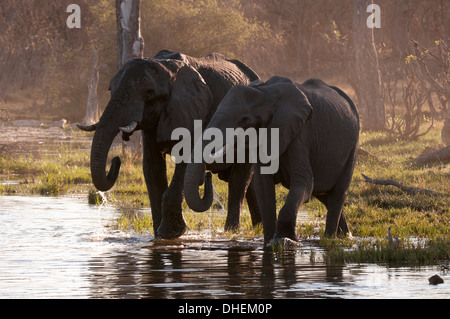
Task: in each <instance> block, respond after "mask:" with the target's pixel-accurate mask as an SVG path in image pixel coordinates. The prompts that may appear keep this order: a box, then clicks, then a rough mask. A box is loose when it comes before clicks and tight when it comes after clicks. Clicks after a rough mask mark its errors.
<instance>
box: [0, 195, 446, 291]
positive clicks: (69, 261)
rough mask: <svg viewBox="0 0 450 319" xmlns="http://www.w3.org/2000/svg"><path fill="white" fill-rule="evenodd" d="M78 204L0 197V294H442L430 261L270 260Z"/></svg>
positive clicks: (303, 254) (252, 250) (310, 253)
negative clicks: (133, 230)
mask: <svg viewBox="0 0 450 319" xmlns="http://www.w3.org/2000/svg"><path fill="white" fill-rule="evenodd" d="M86 202H87V199H86V198H85V197H83V198H76V197H29V196H27V197H25V196H23V197H22V196H0V298H7V299H12V298H49V299H53V298H171V299H172V298H270V299H271V298H440V299H442V298H450V276H449V275H448V274H447V273H443V272H442V271H440V270H439V268H438V266H439V265H434V266H427V267H417V268H411V267H403V268H392V267H387V266H383V265H375V264H345V265H330V264H327V263H325V262H324V261H323V259H322V258H321V253H322V251H321V249H320V248H318V247H317V245H315V244H314V242H311V243H305V245H304V247H303V248H301V249H300V250H299V251H298V252H297V253H296V254H295V255H288V256H283V257H276V256H274V255H273V254H272V253H267V252H264V251H263V250H262V242H261V240H260V239H255V240H250V241H239V240H226V239H211V238H208V236H204V235H202V236H196V234H195V233H189V234H188V235H186V236H183V237H182V238H180V239H178V240H175V241H158V240H154V239H153V237H152V236H149V235H136V234H130V233H124V232H121V231H118V230H116V229H115V228H114V227H112V225H114V223H115V219H116V218H117V217H118V212H117V210H116V209H115V207H113V206H101V207H98V206H92V205H88V204H87V203H86ZM434 274H439V275H440V276H441V277H442V278H443V279H444V284H440V285H437V286H431V285H429V283H428V278H429V277H431V276H432V275H434Z"/></svg>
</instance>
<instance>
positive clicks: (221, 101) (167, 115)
mask: <svg viewBox="0 0 450 319" xmlns="http://www.w3.org/2000/svg"><path fill="white" fill-rule="evenodd" d="M109 89H110V92H111V99H110V101H109V102H108V105H107V106H106V108H105V111H104V112H103V114H102V116H101V118H100V121H99V122H98V123H96V124H94V125H90V126H83V125H78V127H79V128H80V129H82V130H84V131H95V134H94V138H93V141H92V148H91V175H92V181H93V183H94V186H95V187H96V188H97V189H98V190H100V191H107V190H109V189H111V188H112V187H113V186H114V183H115V182H116V179H117V177H118V174H119V170H120V165H121V161H120V158H118V157H115V158H113V159H112V161H111V165H110V169H109V172H106V162H107V157H108V152H109V149H110V147H111V145H112V142H113V140H114V138H115V137H116V135H117V134H119V133H122V138H123V139H124V140H128V139H129V137H130V135H132V134H133V133H134V132H135V131H137V130H141V131H142V145H143V171H144V177H145V182H146V185H147V190H148V194H149V198H150V204H151V208H152V209H151V211H152V218H153V227H154V233H155V237H157V238H163V239H173V238H177V237H180V236H181V235H183V233H184V232H185V231H186V229H187V226H186V223H185V221H184V219H183V215H182V202H183V198H185V200H186V202H187V204H188V206H189V207H190V208H191V209H193V210H195V211H205V210H207V209H209V207H210V206H211V204H212V201H213V186H212V180H211V173H214V174H218V177H219V178H220V179H221V180H224V181H226V182H227V183H228V212H227V218H226V222H225V230H236V229H237V228H238V227H239V215H240V209H241V206H242V203H243V201H244V197H245V199H246V200H247V204H248V207H249V210H250V215H251V218H252V223H253V225H256V224H259V223H261V222H262V224H263V230H264V242H265V243H268V242H269V241H271V240H275V241H280V240H285V239H289V240H292V241H296V234H295V224H296V215H297V211H298V209H299V207H300V206H301V205H302V204H303V203H305V202H307V201H308V200H309V199H310V197H311V196H315V197H316V198H317V199H319V200H320V201H321V202H322V203H323V204H324V205H325V206H326V208H327V211H328V213H327V217H326V227H325V236H336V235H337V234H346V233H348V232H349V229H348V226H347V222H346V219H345V216H344V213H343V211H342V207H343V205H344V201H345V198H346V195H347V191H348V188H349V185H350V181H351V178H352V174H353V167H354V163H355V152H356V147H357V143H358V136H359V117H358V113H357V110H356V107H355V104H354V103H353V102H352V100H351V99H350V98H349V97H348V96H347V95H346V94H345V93H344V92H343V91H341V90H340V89H339V88H337V87H333V86H329V85H327V84H325V83H324V82H322V81H321V80H318V79H311V80H308V81H306V82H305V83H303V84H298V83H295V82H293V81H291V80H290V79H287V78H283V77H278V76H274V77H272V78H270V79H269V80H268V81H266V82H263V81H261V79H260V78H259V76H258V75H257V74H256V73H255V72H254V71H253V70H252V69H251V68H250V67H248V66H247V65H246V64H244V63H242V62H241V61H238V60H228V59H226V58H225V57H224V56H223V55H221V54H218V53H212V54H209V55H207V56H206V57H204V58H194V57H190V56H187V55H184V54H182V53H178V52H172V51H168V50H162V51H160V52H159V53H158V54H156V55H155V56H154V57H153V58H149V59H133V60H130V61H128V62H127V63H126V64H125V66H124V67H123V68H122V69H121V70H120V71H119V72H118V73H117V74H116V75H115V76H114V77H113V78H112V79H111V81H110V88H109ZM199 121H201V122H199ZM194 123H202V125H201V127H200V128H201V131H202V132H194V131H195V130H196V126H195V125H194ZM197 126H198V125H197ZM179 128H183V129H184V130H185V131H186V132H189V133H191V134H192V135H193V136H196V135H195V134H198V135H199V137H200V138H199V139H198V140H197V141H192V145H191V146H192V149H195V148H197V149H199V150H200V151H201V152H202V153H208V154H210V153H209V152H210V151H209V150H207V149H206V146H205V145H206V142H207V140H208V136H206V134H205V133H206V132H207V131H208V129H215V130H216V131H217V132H222V133H223V136H225V135H226V134H227V130H228V129H239V128H241V129H242V130H250V129H253V132H261V129H267V130H266V131H264V132H269V133H268V134H267V135H266V136H261V133H256V134H257V135H258V136H257V138H260V139H264V138H266V139H267V138H269V137H271V138H272V140H273V139H274V138H276V140H275V141H276V142H277V143H276V148H275V147H272V150H271V151H272V155H273V154H274V151H276V153H275V155H276V161H277V171H276V172H274V173H273V172H272V173H269V174H268V173H264V172H263V167H264V163H263V161H262V159H259V158H256V159H255V160H253V161H250V160H249V156H247V157H246V158H245V160H243V161H242V160H240V161H236V158H235V157H234V158H233V156H229V157H227V159H229V158H230V157H231V160H224V159H225V157H226V156H227V154H228V155H229V154H230V153H232V154H234V153H233V152H232V151H233V150H236V149H237V148H238V146H237V144H235V143H234V142H233V141H232V142H230V143H229V141H228V140H227V143H226V144H224V145H216V148H215V149H214V150H213V153H214V154H211V157H212V158H214V159H215V160H214V161H208V160H206V159H202V158H200V160H195V161H194V160H192V161H182V162H177V163H176V165H175V171H174V174H173V177H172V180H171V181H170V183H169V182H168V179H167V172H166V160H165V159H166V155H168V154H171V151H172V149H173V148H174V146H176V145H177V144H178V143H180V142H181V136H176V135H175V136H174V134H173V132H174V131H175V130H176V129H179ZM245 132H246V131H245ZM272 132H274V133H272ZM202 133H203V134H202ZM275 133H276V134H275ZM271 134H272V136H271ZM224 143H225V142H224ZM216 144H217V143H216ZM244 144H245V145H244V146H243V149H244V151H247V152H248V151H249V149H254V148H258V147H261V143H259V144H258V145H256V146H255V145H253V144H254V143H253V142H252V141H250V139H249V138H247V139H244ZM193 153H194V152H193ZM193 156H194V154H192V158H193ZM206 171H208V172H206ZM205 172H206V173H205ZM278 183H281V184H282V185H283V186H284V187H286V188H288V189H289V192H288V195H287V198H286V201H285V203H284V205H283V207H282V208H281V210H280V212H279V213H278V214H277V212H276V200H275V197H276V196H275V185H276V184H278ZM202 184H205V189H204V195H203V198H201V197H200V195H199V186H201V185H202Z"/></svg>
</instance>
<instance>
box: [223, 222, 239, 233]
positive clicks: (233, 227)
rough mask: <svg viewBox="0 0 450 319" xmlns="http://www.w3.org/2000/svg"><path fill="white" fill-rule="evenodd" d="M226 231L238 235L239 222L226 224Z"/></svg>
mask: <svg viewBox="0 0 450 319" xmlns="http://www.w3.org/2000/svg"><path fill="white" fill-rule="evenodd" d="M225 231H227V232H233V233H236V232H238V231H239V222H237V223H235V222H228V221H227V222H226V223H225Z"/></svg>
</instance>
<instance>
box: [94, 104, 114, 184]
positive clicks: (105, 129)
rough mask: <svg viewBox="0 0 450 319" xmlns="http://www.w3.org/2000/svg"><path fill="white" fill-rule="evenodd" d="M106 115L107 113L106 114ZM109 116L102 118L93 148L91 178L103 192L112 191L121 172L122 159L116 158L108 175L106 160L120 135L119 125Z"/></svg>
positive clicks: (105, 115)
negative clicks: (117, 136) (114, 141)
mask: <svg viewBox="0 0 450 319" xmlns="http://www.w3.org/2000/svg"><path fill="white" fill-rule="evenodd" d="M105 113H106V112H105ZM114 122H115V121H112V120H111V119H110V118H109V117H108V116H107V114H104V115H103V116H102V119H101V120H100V123H99V125H98V126H97V129H96V131H95V135H94V139H93V141H92V148H91V176H92V182H93V183H94V186H95V187H96V188H97V189H98V190H100V191H103V192H106V191H108V190H110V189H111V188H112V187H113V186H114V183H115V182H116V180H117V176H118V175H119V170H120V164H121V162H120V158H119V157H114V158H113V159H112V161H111V167H110V169H109V172H108V174H107V175H106V172H105V170H106V160H107V158H108V152H109V149H110V147H111V145H112V142H113V140H114V138H115V137H116V135H117V134H118V133H119V131H120V130H119V125H116V124H117V123H114Z"/></svg>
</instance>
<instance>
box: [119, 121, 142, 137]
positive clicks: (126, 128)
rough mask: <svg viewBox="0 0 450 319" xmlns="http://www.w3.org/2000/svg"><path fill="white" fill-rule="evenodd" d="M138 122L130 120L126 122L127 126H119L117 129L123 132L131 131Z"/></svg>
mask: <svg viewBox="0 0 450 319" xmlns="http://www.w3.org/2000/svg"><path fill="white" fill-rule="evenodd" d="M137 125H138V123H137V122H134V121H133V122H131V123H130V124H128V126H125V127H119V129H120V130H121V131H122V132H124V133H128V134H129V133H133V131H134V130H135V129H136V127H137Z"/></svg>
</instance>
